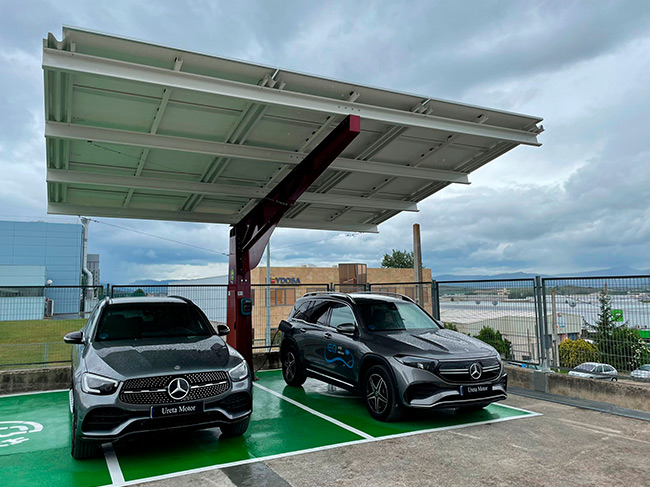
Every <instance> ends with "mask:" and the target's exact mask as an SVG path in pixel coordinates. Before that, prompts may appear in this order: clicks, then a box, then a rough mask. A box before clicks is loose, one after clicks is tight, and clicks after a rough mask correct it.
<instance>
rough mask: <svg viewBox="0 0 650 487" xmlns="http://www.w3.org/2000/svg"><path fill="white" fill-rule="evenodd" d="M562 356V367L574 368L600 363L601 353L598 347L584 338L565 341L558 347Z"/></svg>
mask: <svg viewBox="0 0 650 487" xmlns="http://www.w3.org/2000/svg"><path fill="white" fill-rule="evenodd" d="M558 351H559V354H560V367H568V368H570V369H572V368H574V367H575V366H576V365H580V364H581V363H583V362H598V361H599V360H600V352H599V351H598V347H597V346H596V345H594V344H593V343H589V342H588V341H586V340H583V339H582V338H579V339H578V340H564V341H563V342H562V343H560V345H559V346H558Z"/></svg>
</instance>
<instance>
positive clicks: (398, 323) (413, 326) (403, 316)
mask: <svg viewBox="0 0 650 487" xmlns="http://www.w3.org/2000/svg"><path fill="white" fill-rule="evenodd" d="M357 309H358V310H359V312H360V313H361V317H362V318H363V322H364V324H365V325H366V327H367V328H368V330H370V331H390V330H424V329H431V328H433V329H439V328H440V326H438V324H437V323H436V322H435V321H434V320H433V319H432V318H431V317H430V316H429V315H427V314H426V313H425V312H424V311H422V310H421V309H420V308H419V307H418V306H417V305H415V304H413V303H411V302H408V301H400V302H395V301H383V300H382V301H380V300H361V299H360V300H357Z"/></svg>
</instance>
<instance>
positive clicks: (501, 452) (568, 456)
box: [142, 395, 650, 487]
mask: <svg viewBox="0 0 650 487" xmlns="http://www.w3.org/2000/svg"><path fill="white" fill-rule="evenodd" d="M506 404H509V405H511V406H515V407H521V408H525V409H528V410H531V411H536V412H539V413H542V414H543V416H537V417H533V418H528V419H525V420H521V421H507V422H502V423H495V424H486V425H478V426H469V427H466V428H462V429H455V430H449V431H441V432H434V433H426V434H419V435H415V436H409V437H402V438H395V439H389V440H384V441H380V442H375V443H365V444H357V445H350V446H343V447H340V448H336V449H331V450H325V451H319V452H316V453H307V454H302V455H296V456H292V457H287V458H281V459H277V460H271V461H267V462H258V463H254V464H249V465H243V466H239V467H231V468H228V469H225V470H214V471H209V472H204V473H199V474H194V475H189V476H185V477H180V478H173V479H169V480H165V481H157V482H152V483H147V484H142V485H147V486H150V487H172V486H174V487H176V486H190V485H191V486H193V487H219V486H224V487H226V486H227V487H233V486H236V487H249V486H251V487H252V486H255V487H265V486H268V487H276V486H277V487H286V486H294V487H299V486H310V487H311V486H314V487H319V486H322V487H333V486H347V485H350V486H355V487H366V486H368V487H378V486H396V487H411V486H413V487H415V486H417V487H421V486H423V485H436V486H459V485H463V486H465V487H474V486H476V487H478V486H522V485H525V486H527V487H537V486H553V487H558V486H569V485H570V486H612V487H614V486H624V487H631V486H635V487H636V486H648V485H650V462H649V461H648V459H650V422H645V421H639V420H634V419H629V418H623V417H619V416H613V415H608V414H604V413H599V412H595V411H589V410H584V409H578V408H574V407H571V406H564V405H561V404H555V403H551V402H546V401H539V400H536V399H529V398H524V397H519V396H514V395H511V396H510V398H509V399H508V401H506ZM306 434H308V432H306Z"/></svg>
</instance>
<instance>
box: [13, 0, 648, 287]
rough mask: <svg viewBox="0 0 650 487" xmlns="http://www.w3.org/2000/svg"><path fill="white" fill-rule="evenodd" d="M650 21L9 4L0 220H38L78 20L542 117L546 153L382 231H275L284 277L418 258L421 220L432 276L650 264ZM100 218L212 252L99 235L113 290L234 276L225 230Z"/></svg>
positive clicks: (489, 5)
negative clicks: (50, 127) (44, 43)
mask: <svg viewBox="0 0 650 487" xmlns="http://www.w3.org/2000/svg"><path fill="white" fill-rule="evenodd" d="M649 13H650V4H649V3H648V2H626V3H624V4H622V3H620V2H590V3H589V4H585V3H584V2H577V1H566V2H565V1H562V2H560V1H546V2H544V1H542V2H535V3H530V2H515V1H511V2H504V1H482V2H474V1H471V2H470V1H460V2H429V1H421V2H420V1H412V2H408V3H403V4H396V3H395V2H388V1H376V2H363V3H361V2H343V1H340V2H336V1H334V2H320V3H315V2H302V1H294V2H288V1H283V2H254V1H241V2H213V1H207V0H206V1H198V0H195V1H190V2H187V3H183V4H180V3H179V2H174V1H159V2H155V3H154V2H151V3H133V2H126V1H114V2H111V3H110V4H94V5H93V4H89V3H87V2H66V3H65V4H62V3H61V2H53V1H51V2H50V1H47V2H46V1H39V2H30V3H29V8H26V7H25V6H24V3H23V2H17V1H16V2H11V1H5V2H3V15H2V17H1V18H0V42H2V46H3V49H2V50H1V52H0V61H1V62H2V68H0V69H1V72H0V74H1V76H0V88H1V89H0V93H2V95H0V96H1V98H0V110H2V113H3V116H2V117H1V118H0V134H1V135H0V173H1V174H3V185H2V190H0V205H1V208H2V209H1V210H0V219H2V218H16V217H19V216H21V215H22V216H23V217H24V218H25V219H34V218H45V217H46V215H45V208H46V187H45V182H44V180H45V149H44V142H43V85H42V83H43V81H42V79H43V77H42V71H41V68H40V50H41V39H42V38H43V37H45V36H46V34H47V32H48V31H51V32H53V33H55V34H56V35H57V37H60V32H61V25H62V24H68V25H77V26H83V27H85V28H89V29H94V30H99V31H105V32H110V33H114V34H117V35H124V36H128V37H134V38H138V39H142V40H146V41H151V42H154V43H160V44H167V45H172V46H175V47H179V48H184V49H190V50H197V51H202V52H208V53H211V54H216V55H222V56H226V57H233V58H239V59H245V60H250V61H254V62H261V63H264V64H268V65H272V66H280V67H285V68H288V69H295V70H298V71H303V72H309V73H314V74H318V75H323V76H328V77H334V78H339V79H344V80H348V81H352V82H358V83H365V84H370V85H375V86H381V87H386V88H389V89H395V90H400V91H407V92H416V93H420V94H422V95H424V96H426V95H430V96H433V97H438V98H447V99H458V100H460V101H466V102H469V103H475V104H479V105H486V106H491V107H495V108H502V109H507V110H514V111H521V112H524V113H531V114H535V115H540V116H543V117H544V118H545V119H546V121H545V125H546V127H547V132H546V133H545V134H543V135H542V141H543V142H544V146H543V147H542V148H539V149H537V148H528V147H521V148H517V149H516V150H514V151H512V152H511V153H509V154H507V155H505V156H503V157H502V158H500V159H499V160H497V161H495V162H493V163H491V164H489V165H488V166H486V167H484V168H482V169H480V170H479V171H477V172H476V173H474V174H472V180H473V181H474V184H473V185H472V186H470V187H453V188H451V187H450V188H447V189H445V190H444V191H443V192H441V193H440V194H438V195H436V196H434V197H432V198H430V199H429V200H427V201H425V202H424V203H422V204H421V209H422V211H421V213H420V214H416V215H413V214H403V215H400V216H398V217H396V218H395V219H393V220H391V221H390V222H388V223H385V224H383V225H382V226H381V228H380V231H381V233H380V234H379V235H357V236H353V237H350V236H346V235H345V234H335V233H331V232H316V231H300V230H288V229H280V230H278V231H277V232H276V234H275V235H274V237H273V242H272V248H273V249H274V250H273V263H274V265H281V264H294V265H300V264H304V263H312V264H317V265H334V264H336V263H338V262H345V261H348V262H349V261H358V262H367V263H368V264H369V265H378V264H379V262H380V260H381V257H382V256H383V254H384V253H385V252H387V251H390V249H392V248H399V249H408V248H410V246H411V237H410V227H411V224H412V223H413V222H416V221H419V222H420V223H421V224H422V235H423V245H424V248H425V252H424V258H425V264H427V265H428V266H430V267H432V268H433V269H434V271H435V272H436V273H438V274H442V273H450V272H454V273H473V272H476V271H477V270H478V271H480V272H488V273H495V272H501V271H518V270H527V271H536V272H571V271H578V270H583V269H593V268H603V267H610V266H614V265H630V266H632V267H636V268H641V269H643V268H649V267H650V260H649V259H650V257H648V255H647V248H648V242H649V240H650V224H649V223H648V222H650V206H649V203H648V194H650V193H649V192H648V190H647V188H646V186H647V184H648V182H649V181H650V169H649V168H650V164H648V162H649V158H650V142H648V140H649V139H650V138H649V137H648V136H647V133H646V132H647V128H646V127H647V125H648V124H647V122H646V113H647V112H648V111H649V110H648V109H649V108H650V95H648V93H647V86H649V85H650V57H649V56H648V55H647V53H648V52H650V51H649V50H650V26H649V25H648V22H647V19H648V17H649V16H648V14H649ZM48 220H49V221H52V217H48ZM54 220H55V221H56V219H54ZM72 220H73V219H69V218H68V219H64V218H59V219H58V221H72ZM100 220H102V219H100ZM105 221H106V222H114V223H116V224H119V225H122V226H125V227H132V228H137V229H138V230H143V231H146V232H149V233H152V234H156V235H162V236H165V237H167V238H171V239H174V240H179V241H183V242H189V243H192V244H194V245H196V246H200V247H205V248H208V249H214V250H216V251H217V253H215V252H209V251H204V250H200V249H196V248H192V247H187V246H183V245H179V244H174V243H171V242H168V241H163V240H159V239H153V238H149V237H146V236H143V235H139V234H137V233H133V232H130V231H128V230H121V229H116V228H113V227H108V226H103V225H100V224H93V226H92V227H91V242H90V246H91V251H93V252H100V253H101V254H102V275H103V276H105V277H106V278H107V279H109V280H111V281H112V282H115V281H122V282H125V281H129V280H132V279H136V278H160V279H162V278H166V277H182V276H183V275H186V276H187V277H198V276H200V275H203V276H205V275H210V274H214V273H218V272H220V271H221V270H222V269H224V268H225V267H224V266H225V265H226V262H227V258H226V257H225V256H224V255H222V254H220V253H219V252H224V251H227V232H228V229H227V227H225V226H215V225H196V224H194V225H193V224H180V223H163V222H137V223H136V222H133V221H119V220H118V221H115V220H110V219H106V220H105Z"/></svg>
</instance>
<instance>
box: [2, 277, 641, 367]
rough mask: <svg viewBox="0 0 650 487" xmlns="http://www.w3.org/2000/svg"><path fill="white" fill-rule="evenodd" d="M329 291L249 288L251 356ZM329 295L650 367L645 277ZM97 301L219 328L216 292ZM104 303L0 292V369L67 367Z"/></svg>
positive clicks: (378, 287) (523, 356)
mask: <svg viewBox="0 0 650 487" xmlns="http://www.w3.org/2000/svg"><path fill="white" fill-rule="evenodd" d="M331 288H332V286H330V285H328V284H302V285H293V284H255V285H253V286H252V297H253V302H254V306H253V314H252V322H253V329H254V332H253V333H254V335H253V337H254V343H253V345H254V348H255V349H257V350H258V352H259V351H262V350H267V349H273V348H275V347H277V346H278V344H279V337H278V336H277V334H276V332H277V327H278V324H279V322H280V321H281V320H282V319H284V318H286V317H287V316H288V314H289V313H290V311H291V308H292V306H293V304H294V303H295V301H296V299H298V298H299V297H301V296H303V295H304V294H305V293H308V292H315V291H328V290H330V289H331ZM333 290H334V291H337V292H360V291H371V292H377V293H397V294H404V295H406V296H409V297H411V298H412V299H414V300H415V301H416V302H419V303H420V304H421V305H422V307H423V308H425V309H426V310H427V311H430V312H431V314H432V315H433V316H434V317H438V318H439V319H440V320H441V321H442V322H443V323H445V326H447V327H449V328H453V329H456V330H458V331H459V332H461V333H466V334H469V335H471V336H475V337H478V338H481V339H483V340H484V341H486V342H488V343H490V344H491V345H493V346H495V348H497V350H499V351H500V352H501V354H502V356H503V357H504V358H505V359H507V360H511V361H513V362H522V363H528V364H542V362H544V363H546V364H548V365H550V366H553V367H560V368H565V369H566V368H572V367H574V366H576V365H578V364H580V363H582V362H601V363H607V364H609V365H612V366H614V367H615V368H616V369H617V370H618V371H619V372H620V373H621V374H629V373H632V372H633V371H638V369H639V368H640V367H642V366H643V365H644V364H650V348H649V346H650V276H633V277H587V278H570V277H557V278H544V279H542V278H540V277H537V278H535V279H502V280H467V281H433V282H420V283H417V282H407V283H404V282H398V283H369V284H360V285H355V284H337V285H334V286H333ZM106 293H107V294H109V295H110V296H112V297H129V296H131V297H138V296H154V297H155V296H182V297H185V298H189V299H191V300H192V301H193V302H194V303H196V304H197V305H198V306H199V307H200V308H201V309H202V310H203V312H204V313H205V314H206V316H207V317H208V318H209V319H210V321H211V322H212V323H213V324H215V325H216V324H217V323H226V322H227V312H228V303H227V296H228V290H227V285H225V284H223V285H216V284H215V285H182V286H181V285H174V284H165V285H148V286H142V285H116V286H112V287H111V289H110V293H108V291H106ZM420 293H421V294H420ZM104 295H105V290H104V288H103V287H102V286H93V287H82V286H40V287H25V286H23V287H15V286H14V287H6V286H5V287H0V367H4V368H6V367H23V366H32V365H45V364H56V363H65V362H68V361H69V357H70V350H69V346H67V345H65V344H64V343H63V336H64V335H65V334H67V333H69V332H70V331H74V330H77V329H79V328H81V327H82V326H83V324H84V323H85V320H86V319H87V317H88V315H89V313H90V311H92V309H93V308H94V306H95V305H96V304H97V302H98V301H99V300H100V299H103V297H104ZM645 368H648V366H647V365H646V367H645ZM648 372H650V371H648ZM648 372H646V373H645V375H646V376H648V377H646V378H647V379H650V373H648ZM632 375H633V376H634V373H632ZM638 375H640V377H639V378H643V372H640V373H639V374H638Z"/></svg>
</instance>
